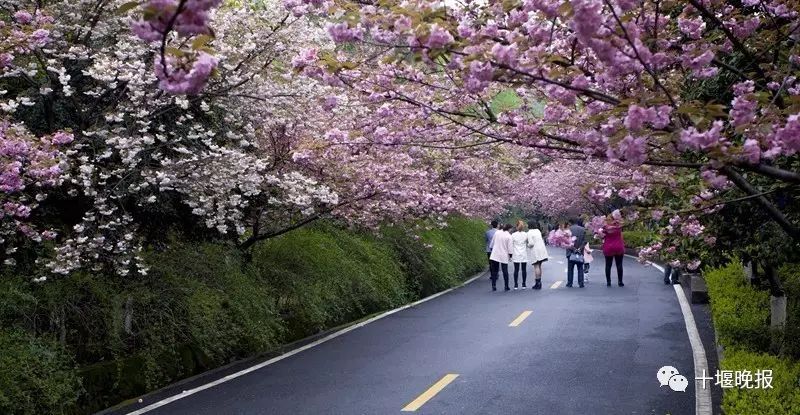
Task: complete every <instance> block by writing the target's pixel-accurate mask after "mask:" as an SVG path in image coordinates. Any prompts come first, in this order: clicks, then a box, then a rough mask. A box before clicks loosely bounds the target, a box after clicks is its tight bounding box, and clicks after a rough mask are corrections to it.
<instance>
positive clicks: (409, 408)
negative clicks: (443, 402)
mask: <svg viewBox="0 0 800 415" xmlns="http://www.w3.org/2000/svg"><path fill="white" fill-rule="evenodd" d="M457 377H458V375H457V374H454V373H448V374H447V375H444V377H443V378H441V379H439V381H438V382H436V383H434V384H433V386H431V387H430V388H428V390H426V391H425V392H423V393H422V395H419V396H418V397H417V399H414V400H413V401H411V403H409V404H408V405H406V406H405V408H403V412H414V411H416V410H417V409H419V408H421V407H422V405H425V403H426V402H428V401H429V400H431V399H432V398H433V397H434V396H436V394H437V393H439V392H441V391H442V389H444V388H445V387H446V386H447V385H449V384H450V382H452V381H454V380H455V379H456V378H457Z"/></svg>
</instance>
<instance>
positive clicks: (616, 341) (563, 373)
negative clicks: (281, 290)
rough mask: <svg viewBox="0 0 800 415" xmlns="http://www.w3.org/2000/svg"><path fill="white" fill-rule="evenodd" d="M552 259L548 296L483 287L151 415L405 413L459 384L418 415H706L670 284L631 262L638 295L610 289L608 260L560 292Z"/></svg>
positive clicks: (559, 272)
mask: <svg viewBox="0 0 800 415" xmlns="http://www.w3.org/2000/svg"><path fill="white" fill-rule="evenodd" d="M550 253H551V255H552V258H551V259H550V260H549V261H548V262H546V263H545V264H546V265H545V274H544V278H543V281H544V289H542V290H541V291H533V290H530V289H528V290H524V291H522V290H521V291H510V292H507V293H506V292H503V291H502V289H501V291H498V292H491V291H490V286H489V282H488V277H487V276H483V277H481V278H480V279H479V280H478V281H475V282H473V283H472V284H470V285H468V286H466V287H463V288H460V289H458V290H455V291H453V292H451V293H448V294H446V295H444V296H441V297H439V298H437V299H434V300H431V301H429V302H426V303H423V304H420V305H419V306H417V307H414V308H411V309H408V310H404V311H401V312H399V313H396V314H393V315H391V316H388V317H386V318H384V319H381V320H378V321H376V322H374V323H371V324H369V325H367V326H365V327H362V328H359V329H357V330H354V331H352V332H350V333H348V334H345V335H343V336H341V337H338V338H335V339H333V340H331V341H329V342H327V343H324V344H322V345H319V346H317V347H315V348H312V349H310V350H307V351H304V352H302V353H299V354H297V355H294V356H292V357H290V358H288V359H285V360H282V361H280V362H277V363H275V364H273V365H270V366H267V367H265V368H263V369H260V370H257V371H255V372H252V373H249V374H246V375H244V376H241V377H238V378H236V379H233V380H231V381H229V382H226V383H223V384H220V385H217V386H214V387H212V388H209V389H207V390H204V391H201V392H199V393H197V394H195V395H191V396H188V397H186V398H184V399H180V400H178V401H175V402H172V403H170V404H168V405H165V406H163V407H160V408H157V409H155V410H153V411H151V412H149V413H150V414H165V415H166V414H170V415H181V414H186V415H189V414H191V415H200V414H209V415H210V414H214V415H219V414H253V415H255V414H270V415H275V414H347V415H351V414H393V413H401V410H402V409H403V408H404V407H406V405H408V404H409V403H411V402H412V401H414V400H415V399H416V398H417V397H418V396H420V395H422V394H423V393H424V392H425V391H426V390H428V389H429V388H430V387H431V385H434V383H437V382H438V381H439V380H440V379H442V378H443V377H445V376H446V375H448V374H453V375H458V376H457V377H455V378H454V379H453V376H450V377H448V378H446V379H445V381H444V382H442V383H440V385H439V386H443V387H441V390H440V391H439V392H438V394H435V395H433V394H432V393H429V394H428V396H432V397H431V398H430V399H429V400H428V401H427V402H425V403H424V404H423V405H422V406H421V407H420V408H419V409H418V410H417V412H418V413H422V414H526V415H530V414H547V415H557V414H598V415H599V414H615V415H617V414H672V415H678V414H693V413H694V384H695V382H694V379H693V375H692V373H693V364H692V353H691V348H690V345H689V340H688V337H687V334H686V330H685V326H684V322H683V317H682V314H681V311H680V306H679V304H678V301H677V299H676V296H675V292H674V290H673V288H672V287H671V286H666V285H664V284H663V283H662V281H661V275H660V274H659V272H658V271H657V270H655V269H653V268H649V267H643V266H641V265H639V264H637V263H636V261H634V260H632V259H631V258H625V271H626V278H625V282H626V285H625V287H624V288H619V287H617V286H616V284H614V285H613V286H612V287H606V286H605V278H604V277H603V276H602V275H601V273H602V269H601V268H602V263H601V262H602V258H601V261H599V262H598V263H597V264H595V266H594V268H593V269H592V271H591V272H590V274H589V277H590V280H589V282H588V283H587V285H586V288H582V289H581V288H578V287H577V282H576V284H575V288H565V287H564V286H563V283H562V284H561V286H560V287H559V288H556V289H551V288H550V287H551V285H553V284H554V283H555V282H556V281H560V280H565V279H566V272H565V270H566V265H565V264H564V254H563V251H562V250H559V249H554V248H550ZM529 273H532V270H529ZM531 279H532V277H531ZM512 280H513V277H512ZM500 282H501V284H500V285H501V286H502V277H501V281H500ZM512 284H513V283H512ZM530 285H532V283H530V282H529V286H530ZM525 311H530V312H531V313H530V314H529V315H528V316H527V318H524V320H522V321H521V322H519V321H518V323H519V324H518V325H517V326H516V327H509V324H510V323H512V322H513V321H514V320H515V319H517V318H518V317H519V316H520V315H521V314H522V313H523V312H525ZM665 365H671V366H674V367H676V368H677V369H678V370H679V371H680V372H681V373H682V374H684V375H686V377H687V379H689V388H688V389H687V391H686V392H685V393H681V392H673V391H672V390H671V389H669V388H668V387H666V386H665V387H659V383H658V381H657V380H656V372H657V371H658V369H659V368H660V367H661V366H665ZM447 380H451V382H450V383H449V384H446V385H444V383H446V381H447Z"/></svg>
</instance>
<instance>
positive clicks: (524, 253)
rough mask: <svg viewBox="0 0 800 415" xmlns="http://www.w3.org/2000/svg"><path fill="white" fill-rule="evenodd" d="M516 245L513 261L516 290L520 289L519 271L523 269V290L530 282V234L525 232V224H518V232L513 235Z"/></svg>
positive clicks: (512, 239)
mask: <svg viewBox="0 0 800 415" xmlns="http://www.w3.org/2000/svg"><path fill="white" fill-rule="evenodd" d="M511 241H512V242H513V243H514V253H513V255H512V256H511V260H512V261H514V289H515V290H516V289H519V269H520V268H522V288H523V289H524V288H526V287H527V286H526V285H525V284H526V283H527V281H528V233H527V232H525V222H523V221H518V222H517V231H516V232H514V233H513V234H512V235H511Z"/></svg>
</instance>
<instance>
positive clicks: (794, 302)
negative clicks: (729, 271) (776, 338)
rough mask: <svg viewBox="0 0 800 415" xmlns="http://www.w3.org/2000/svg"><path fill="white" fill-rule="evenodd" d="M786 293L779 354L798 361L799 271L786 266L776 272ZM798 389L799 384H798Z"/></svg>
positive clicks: (799, 349) (799, 353)
mask: <svg viewBox="0 0 800 415" xmlns="http://www.w3.org/2000/svg"><path fill="white" fill-rule="evenodd" d="M778 275H779V276H780V279H781V282H782V283H783V288H784V290H785V291H786V299H787V304H786V328H785V330H784V335H783V341H782V342H781V354H783V355H786V356H789V357H791V358H792V359H794V360H797V361H800V269H798V267H797V265H794V264H792V265H786V266H784V267H782V268H781V269H780V270H779V271H778ZM798 387H800V384H798Z"/></svg>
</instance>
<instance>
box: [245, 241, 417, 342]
mask: <svg viewBox="0 0 800 415" xmlns="http://www.w3.org/2000/svg"><path fill="white" fill-rule="evenodd" d="M253 249H254V251H253V263H252V269H253V272H254V273H256V274H257V275H258V276H259V278H261V279H263V280H264V282H265V283H266V284H268V285H269V286H270V287H271V288H272V289H273V290H274V292H275V295H276V299H277V303H276V307H277V308H278V309H279V310H280V312H281V314H282V317H283V318H284V319H285V320H286V321H287V325H288V328H289V336H290V337H289V338H291V339H296V338H300V337H303V336H307V335H310V334H313V333H316V332H318V331H320V330H323V329H325V328H329V327H333V326H336V325H339V324H341V323H344V322H347V321H350V320H354V319H357V318H360V317H361V316H364V315H366V314H369V313H373V312H376V311H380V310H383V309H387V308H391V307H393V306H396V305H398V304H402V303H404V302H405V301H407V299H408V298H409V296H408V293H407V291H406V288H405V284H404V281H405V278H404V276H403V274H402V270H401V268H400V266H399V265H398V263H397V258H396V257H395V256H394V254H393V252H392V251H391V250H390V249H388V248H387V247H384V246H381V245H380V244H378V243H377V242H376V240H375V239H374V238H373V237H369V236H364V235H358V234H354V233H349V232H345V231H342V230H338V229H333V228H330V227H322V226H318V227H313V228H304V229H299V230H296V231H294V232H292V233H290V234H287V235H284V236H282V237H279V238H275V239H272V240H268V241H265V242H263V243H260V244H258V245H257V246H255V247H254V248H253Z"/></svg>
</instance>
